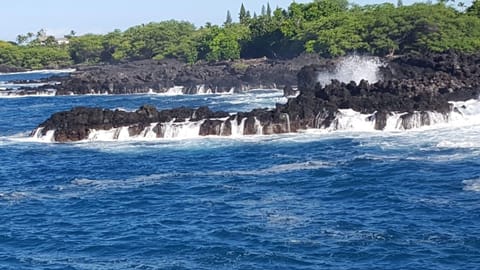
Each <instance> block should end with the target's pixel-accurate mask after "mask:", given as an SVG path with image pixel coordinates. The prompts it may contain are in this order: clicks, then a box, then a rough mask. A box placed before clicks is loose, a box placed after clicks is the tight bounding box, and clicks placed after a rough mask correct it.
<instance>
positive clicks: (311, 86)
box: [39, 52, 480, 142]
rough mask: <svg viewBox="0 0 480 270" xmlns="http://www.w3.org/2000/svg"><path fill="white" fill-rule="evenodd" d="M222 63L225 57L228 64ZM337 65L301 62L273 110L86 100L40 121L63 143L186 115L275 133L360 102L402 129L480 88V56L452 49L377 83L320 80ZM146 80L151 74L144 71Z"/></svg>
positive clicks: (395, 64)
mask: <svg viewBox="0 0 480 270" xmlns="http://www.w3.org/2000/svg"><path fill="white" fill-rule="evenodd" d="M222 65H224V64H222V63H220V64H218V66H219V67H222V68H225V67H224V66H222ZM331 68H332V67H331V65H330V64H325V63H324V64H321V65H309V66H306V67H304V68H302V69H301V70H300V72H299V73H298V89H299V91H300V94H299V95H298V97H296V98H291V99H289V100H288V102H287V103H286V104H277V105H276V107H275V108H274V109H272V110H267V109H255V110H252V111H251V112H244V113H238V114H236V115H230V114H228V113H226V112H213V111H211V110H210V109H209V108H207V107H200V108H198V109H192V108H185V107H181V108H176V109H171V110H162V111H158V110H157V109H156V108H154V107H152V106H148V105H144V106H142V107H140V108H139V109H138V110H137V111H135V112H124V111H119V110H115V111H111V110H103V109H99V108H83V107H79V108H74V109H72V110H71V111H67V112H59V113H56V114H53V115H52V116H51V117H50V118H49V119H48V120H47V121H45V122H44V123H42V124H40V125H39V128H42V134H45V133H46V132H47V131H49V130H55V134H54V138H55V140H56V141H60V142H65V141H78V140H83V139H86V138H87V137H88V136H89V132H90V130H92V129H110V128H112V127H113V128H117V127H125V126H126V127H129V134H130V135H131V136H135V135H139V134H140V133H141V132H142V131H143V130H144V129H145V128H147V127H149V126H150V124H152V123H158V124H157V125H156V127H155V128H154V129H153V132H155V133H156V135H157V137H164V136H165V130H166V128H167V127H168V125H174V124H175V125H178V126H181V125H182V123H185V122H186V123H191V122H194V123H196V124H198V127H199V134H198V135H200V136H207V135H219V136H229V135H233V134H234V133H235V134H245V135H253V134H265V135H268V134H276V133H287V132H297V131H299V130H303V129H307V128H328V127H331V126H332V125H333V124H335V125H338V121H336V117H337V115H338V113H339V112H340V110H342V109H353V110H355V111H357V112H361V113H364V114H370V115H371V116H370V120H371V121H375V123H374V127H375V129H378V130H382V129H384V128H385V127H386V125H387V118H388V117H389V116H390V115H392V114H393V113H404V114H403V115H401V117H400V119H399V121H400V123H399V125H400V128H403V129H410V128H415V127H417V126H422V125H430V124H432V119H431V118H430V117H431V116H430V115H431V113H439V114H441V115H446V114H448V113H450V112H451V111H452V108H451V106H450V104H449V103H448V101H450V100H454V101H464V100H467V99H471V98H478V97H479V92H480V81H479V80H478V78H479V75H480V55H470V57H467V56H465V55H457V54H454V53H452V52H450V53H449V54H440V55H427V56H419V57H417V56H411V55H408V56H404V57H399V58H396V59H394V60H392V61H390V62H388V64H387V65H386V66H384V67H382V68H381V71H380V72H381V73H382V74H381V75H382V76H381V77H382V78H384V79H383V80H381V81H379V82H376V83H373V84H369V83H368V82H367V81H361V82H360V83H359V84H356V83H355V82H350V83H343V82H339V81H337V80H333V81H332V82H331V83H330V84H327V85H321V84H320V83H318V74H319V72H324V71H326V70H327V71H328V70H330V69H331ZM165 72H166V73H169V72H171V69H169V70H168V72H167V71H165ZM189 72H193V71H191V70H189ZM207 72H209V71H207V70H205V71H202V73H201V74H204V73H207ZM232 72H234V74H235V76H238V74H239V71H237V70H234V71H232ZM172 73H173V72H172ZM169 74H170V73H169ZM214 74H216V73H214ZM217 75H218V74H217ZM195 76H197V75H195ZM198 76H200V75H198ZM201 76H204V75H201ZM201 76H200V77H201ZM142 80H148V78H147V77H142ZM195 83H196V82H195ZM413 120H415V121H413ZM189 121H190V122H189ZM238 129H240V130H238ZM234 130H235V131H234Z"/></svg>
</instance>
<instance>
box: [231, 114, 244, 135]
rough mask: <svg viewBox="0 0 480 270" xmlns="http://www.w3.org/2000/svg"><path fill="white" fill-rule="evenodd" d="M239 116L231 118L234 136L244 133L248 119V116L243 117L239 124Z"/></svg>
mask: <svg viewBox="0 0 480 270" xmlns="http://www.w3.org/2000/svg"><path fill="white" fill-rule="evenodd" d="M237 117H238V116H237ZM237 117H235V119H233V120H230V124H231V126H232V137H241V136H243V135H244V130H245V121H246V120H247V118H243V119H242V120H241V121H240V124H238V120H237Z"/></svg>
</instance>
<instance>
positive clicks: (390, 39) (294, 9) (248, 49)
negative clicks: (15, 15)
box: [0, 0, 480, 68]
mask: <svg viewBox="0 0 480 270" xmlns="http://www.w3.org/2000/svg"><path fill="white" fill-rule="evenodd" d="M237 21H238V22H235V20H234V19H233V18H232V14H231V13H230V11H229V12H227V16H226V20H225V23H224V24H223V25H222V26H217V25H211V24H210V23H207V24H206V25H205V26H203V27H200V28H195V26H194V25H193V24H191V23H188V22H179V21H174V20H171V21H164V22H159V23H149V24H143V25H138V26H134V27H131V28H129V29H127V30H125V31H120V30H115V31H113V32H111V33H108V34H106V35H93V34H87V35H83V36H75V33H74V32H73V31H72V33H71V34H70V35H68V36H67V37H68V39H69V44H64V45H58V44H57V43H56V42H54V41H55V39H53V40H52V38H53V37H48V36H47V37H45V35H44V34H45V33H41V32H39V33H38V34H37V38H35V36H34V35H33V34H32V33H28V34H26V35H19V36H18V37H17V43H8V42H0V64H7V65H12V66H19V67H25V68H41V67H55V66H62V65H69V64H71V63H77V64H79V63H87V64H91V63H99V62H117V61H123V60H138V59H163V58H174V59H178V60H180V61H184V62H189V63H193V62H196V61H199V60H206V61H219V60H229V59H238V58H257V57H269V58H290V57H295V56H297V55H299V54H301V53H303V52H308V53H317V54H320V55H322V56H324V57H335V56H341V55H345V54H348V53H351V52H359V53H368V54H374V55H380V56H385V55H393V54H403V53H408V52H419V53H424V52H428V51H435V52H441V51H445V50H450V49H453V50H458V51H463V52H475V51H478V50H480V0H475V1H473V3H472V5H471V6H469V7H465V6H464V5H463V4H462V6H461V7H460V6H459V7H457V8H455V7H452V6H451V4H449V2H447V1H440V2H439V3H435V4H433V3H417V4H413V5H410V6H405V5H403V4H402V1H401V0H399V1H398V3H397V5H396V6H395V5H393V4H388V3H386V4H379V5H366V6H358V5H353V4H350V3H349V2H347V0H314V1H312V2H310V3H306V4H300V3H295V2H293V3H292V4H291V5H290V6H289V7H288V9H280V8H276V9H274V10H272V9H271V7H270V5H266V6H264V7H263V8H262V10H261V13H260V15H256V13H254V15H253V16H252V15H251V13H250V11H248V10H247V9H246V8H245V6H244V5H243V4H242V5H241V7H240V9H239V13H238V20H237ZM40 37H43V38H42V39H40Z"/></svg>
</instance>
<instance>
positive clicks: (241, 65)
mask: <svg viewBox="0 0 480 270" xmlns="http://www.w3.org/2000/svg"><path fill="white" fill-rule="evenodd" d="M321 61H324V60H321V59H320V58H319V57H318V56H316V55H302V56H300V57H297V58H295V59H292V60H269V59H252V60H236V61H223V62H215V63H207V62H199V63H196V64H185V63H181V62H178V61H176V60H171V59H165V60H142V61H134V62H129V63H123V64H115V65H100V66H79V67H78V68H77V71H75V72H73V73H72V74H71V75H70V76H69V77H66V78H58V80H59V81H61V84H60V85H58V86H57V90H58V91H57V94H58V95H68V94H92V93H110V94H132V93H146V92H157V93H163V92H166V91H168V90H169V89H170V88H172V87H174V86H179V87H183V89H182V92H183V93H185V94H196V93H198V92H199V91H202V90H203V91H207V90H210V91H212V92H215V93H220V92H229V91H231V90H232V89H233V90H234V91H235V92H240V91H243V90H246V89H254V88H283V87H284V86H285V85H295V84H296V82H297V78H296V74H297V73H298V71H299V70H300V69H301V68H302V67H303V66H305V65H309V64H313V63H319V62H321ZM201 88H203V89H201Z"/></svg>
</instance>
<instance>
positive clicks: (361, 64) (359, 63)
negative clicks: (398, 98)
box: [318, 55, 384, 85]
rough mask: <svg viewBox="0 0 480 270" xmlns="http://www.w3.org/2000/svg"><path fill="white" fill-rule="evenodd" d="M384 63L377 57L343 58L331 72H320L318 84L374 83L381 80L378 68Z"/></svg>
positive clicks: (356, 56)
mask: <svg viewBox="0 0 480 270" xmlns="http://www.w3.org/2000/svg"><path fill="white" fill-rule="evenodd" d="M383 65H384V63H383V62H382V61H381V60H380V58H377V57H369V56H359V55H352V56H348V57H345V58H343V59H342V60H341V61H340V62H339V63H338V64H337V65H336V67H335V70H334V71H333V72H322V73H320V74H319V75H318V82H320V83H321V84H322V85H327V84H330V83H331V81H332V80H338V81H340V82H344V83H349V82H351V81H354V82H356V83H357V84H358V83H360V81H361V80H367V81H368V82H369V83H375V82H378V81H379V80H381V79H382V78H381V76H380V74H379V67H381V66H383Z"/></svg>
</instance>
